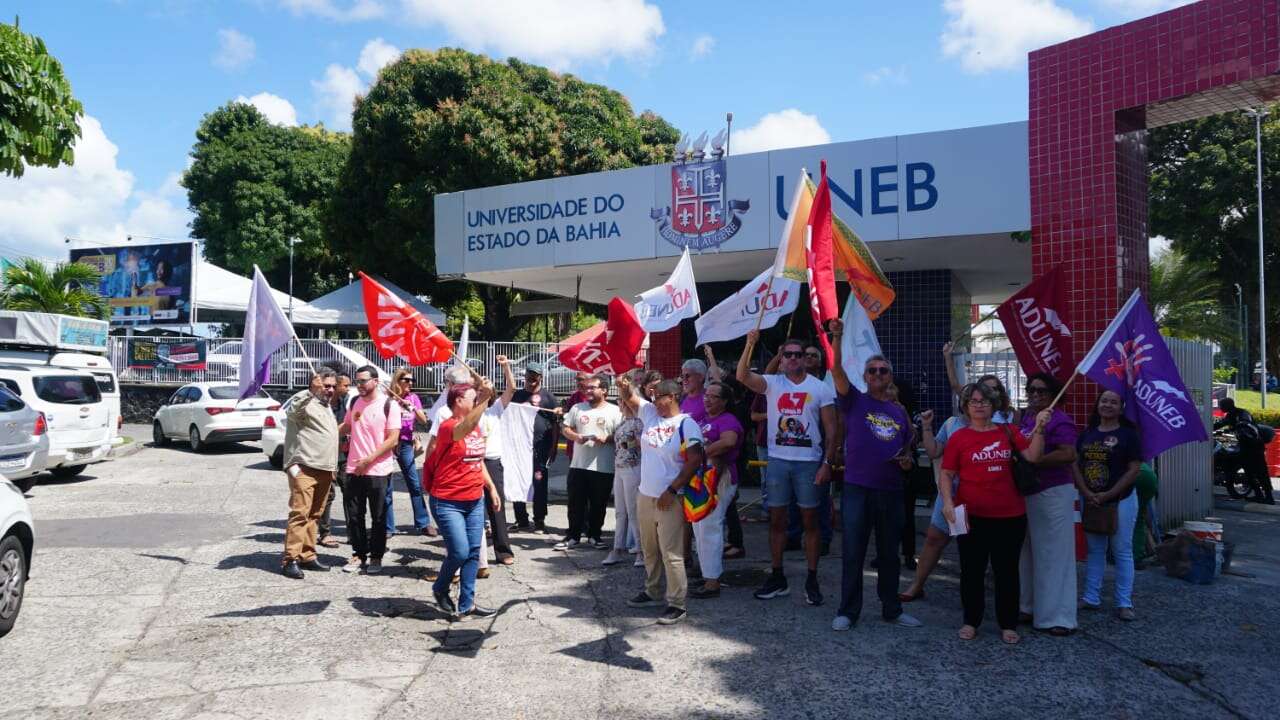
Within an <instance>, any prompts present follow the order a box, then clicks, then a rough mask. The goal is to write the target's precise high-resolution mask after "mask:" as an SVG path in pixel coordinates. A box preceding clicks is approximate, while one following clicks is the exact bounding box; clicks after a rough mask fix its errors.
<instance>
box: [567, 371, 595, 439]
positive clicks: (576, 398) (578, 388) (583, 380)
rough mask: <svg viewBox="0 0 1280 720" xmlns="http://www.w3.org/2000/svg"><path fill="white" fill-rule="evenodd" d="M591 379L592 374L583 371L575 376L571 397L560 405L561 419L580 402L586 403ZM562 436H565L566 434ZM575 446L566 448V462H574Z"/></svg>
mask: <svg viewBox="0 0 1280 720" xmlns="http://www.w3.org/2000/svg"><path fill="white" fill-rule="evenodd" d="M590 377H591V374H590V373H586V372H583V371H581V370H579V371H578V372H576V373H574V374H573V392H571V393H569V397H567V398H565V401H564V402H563V403H561V405H560V411H561V413H562V415H561V417H563V413H567V412H569V408H571V407H573V406H574V405H577V404H578V403H580V402H584V401H585V400H586V399H587V394H588V393H587V379H588V378H590ZM561 434H562V435H563V434H564V433H561ZM573 445H574V444H573V443H572V442H570V443H567V444H566V445H565V447H564V457H565V459H566V460H569V461H572V460H573Z"/></svg>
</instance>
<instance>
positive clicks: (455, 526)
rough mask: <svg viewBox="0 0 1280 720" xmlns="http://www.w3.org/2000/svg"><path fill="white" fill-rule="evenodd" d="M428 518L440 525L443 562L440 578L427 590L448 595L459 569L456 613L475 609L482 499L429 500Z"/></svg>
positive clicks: (481, 527) (482, 526)
mask: <svg viewBox="0 0 1280 720" xmlns="http://www.w3.org/2000/svg"><path fill="white" fill-rule="evenodd" d="M431 514H432V515H434V516H435V518H436V523H438V524H439V525H440V539H441V540H443V541H444V549H445V553H446V554H445V556H444V562H443V563H441V564H440V576H439V577H437V578H436V581H435V582H434V583H432V585H431V589H432V590H434V591H435V592H436V593H437V594H441V593H447V592H449V586H450V585H451V584H453V574H454V573H455V572H457V571H458V568H462V578H461V580H460V581H459V590H458V612H460V613H464V612H467V611H468V610H470V609H471V608H472V607H475V599H476V570H478V569H479V568H480V543H481V542H483V541H484V498H483V497H481V498H479V499H476V500H442V499H440V498H435V497H433V498H431Z"/></svg>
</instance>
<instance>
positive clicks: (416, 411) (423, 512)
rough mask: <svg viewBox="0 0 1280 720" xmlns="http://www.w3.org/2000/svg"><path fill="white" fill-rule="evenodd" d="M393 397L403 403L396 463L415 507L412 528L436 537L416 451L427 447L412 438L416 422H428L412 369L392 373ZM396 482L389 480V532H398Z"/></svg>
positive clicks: (401, 369)
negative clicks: (394, 504)
mask: <svg viewBox="0 0 1280 720" xmlns="http://www.w3.org/2000/svg"><path fill="white" fill-rule="evenodd" d="M388 390H389V391H390V395H391V398H392V399H393V400H395V401H396V402H397V403H399V405H400V410H401V415H400V442H399V443H397V444H396V463H397V464H398V465H399V466H400V476H401V477H403V478H404V486H405V488H406V489H407V490H408V491H409V504H410V505H411V506H412V507H413V531H414V533H415V534H421V535H428V536H431V537H434V536H435V535H436V534H437V533H436V528H435V525H434V524H433V523H432V522H431V515H430V514H429V513H428V511H427V503H426V500H425V499H424V498H423V497H422V478H421V477H420V476H419V475H418V464H417V462H416V461H417V457H416V454H417V453H420V452H423V450H424V448H421V447H419V446H418V444H417V442H416V441H415V440H414V437H413V426H414V423H415V422H420V423H422V424H423V425H429V424H430V423H429V422H428V420H427V414H426V413H425V412H423V410H422V399H421V398H419V397H418V394H417V393H415V392H414V391H413V371H412V370H410V369H409V368H407V367H406V368H400V369H399V370H396V371H395V374H394V375H392V376H391V386H390V387H389V388H388ZM394 485H395V483H387V535H395V534H396V515H395V507H394V506H393V502H392V500H393V497H394V491H395V487H394Z"/></svg>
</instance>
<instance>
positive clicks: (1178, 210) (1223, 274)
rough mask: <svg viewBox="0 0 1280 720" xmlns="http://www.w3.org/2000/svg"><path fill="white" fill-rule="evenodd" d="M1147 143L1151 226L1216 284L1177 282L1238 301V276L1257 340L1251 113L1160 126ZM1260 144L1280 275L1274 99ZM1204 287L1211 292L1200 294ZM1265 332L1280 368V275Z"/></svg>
mask: <svg viewBox="0 0 1280 720" xmlns="http://www.w3.org/2000/svg"><path fill="white" fill-rule="evenodd" d="M1148 147H1149V151H1148V158H1149V161H1150V167H1151V184H1150V201H1151V214H1150V217H1151V232H1152V234H1155V235H1163V236H1165V237H1167V238H1169V240H1170V241H1172V243H1173V247H1174V248H1175V249H1177V250H1179V251H1181V252H1182V253H1183V254H1184V255H1185V256H1186V258H1187V259H1188V260H1189V261H1191V262H1193V263H1205V264H1207V265H1208V267H1209V268H1211V272H1210V273H1209V274H1210V275H1212V278H1213V279H1214V280H1216V285H1213V286H1205V287H1200V288H1192V287H1185V288H1182V289H1178V288H1177V286H1176V285H1175V286H1174V288H1173V290H1174V291H1175V292H1180V293H1185V294H1186V295H1188V296H1190V297H1189V299H1190V300H1204V299H1212V300H1216V301H1217V303H1218V307H1227V308H1232V309H1234V306H1235V288H1234V285H1235V284H1236V283H1239V284H1240V286H1241V288H1242V289H1243V291H1244V297H1245V301H1246V303H1248V304H1249V305H1250V306H1251V307H1250V309H1249V317H1250V318H1251V320H1252V323H1251V324H1252V327H1251V328H1249V333H1250V336H1251V339H1250V342H1249V346H1250V347H1251V348H1257V347H1258V345H1257V318H1258V306H1257V298H1258V191H1257V184H1256V172H1257V160H1256V158H1257V150H1258V146H1257V143H1256V142H1255V139H1254V122H1253V118H1252V117H1249V116H1248V115H1245V114H1244V113H1242V112H1235V113H1228V114H1225V115H1215V116H1212V117H1208V118H1204V119H1201V120H1196V121H1192V122H1186V123H1179V124H1177V125H1168V126H1165V127H1160V128H1156V129H1154V130H1152V131H1151V133H1150V137H1149V143H1148ZM1262 150H1263V159H1262V166H1263V181H1262V184H1263V191H1262V192H1263V225H1264V232H1265V236H1266V238H1267V242H1266V255H1265V264H1264V268H1265V270H1266V274H1267V277H1268V278H1280V272H1278V271H1280V251H1278V250H1277V240H1280V196H1277V193H1276V188H1277V187H1280V118H1278V117H1277V108H1275V107H1273V108H1272V109H1271V114H1270V115H1268V116H1267V117H1266V118H1265V120H1264V122H1263V124H1262ZM1206 293H1212V298H1207V297H1202V296H1203V295H1204V294H1206ZM1197 294H1199V295H1197ZM1218 314H1221V312H1220V311H1219V312H1218ZM1267 337H1268V340H1269V341H1270V342H1269V344H1270V347H1269V348H1268V350H1267V352H1268V357H1267V365H1268V367H1269V368H1270V367H1276V368H1280V342H1276V339H1280V281H1277V280H1275V279H1271V280H1270V281H1269V282H1268V283H1267ZM1229 344H1230V345H1232V346H1234V345H1235V344H1236V343H1235V342H1233V341H1232V342H1229ZM1254 352H1255V353H1256V350H1255V351H1254ZM1254 357H1255V358H1256V357H1257V355H1256V354H1255V355H1254Z"/></svg>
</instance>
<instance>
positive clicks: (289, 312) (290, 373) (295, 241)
mask: <svg viewBox="0 0 1280 720" xmlns="http://www.w3.org/2000/svg"><path fill="white" fill-rule="evenodd" d="M298 242H299V240H298V238H296V237H291V238H289V309H287V310H285V315H287V316H288V317H289V325H290V326H292V325H293V246H294V245H297V244H298ZM294 335H295V336H296V335H297V332H296V331H295V332H294ZM293 364H294V363H293V343H289V370H288V372H287V373H285V374H286V375H288V377H289V380H288V383H289V389H290V390H292V389H293Z"/></svg>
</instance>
